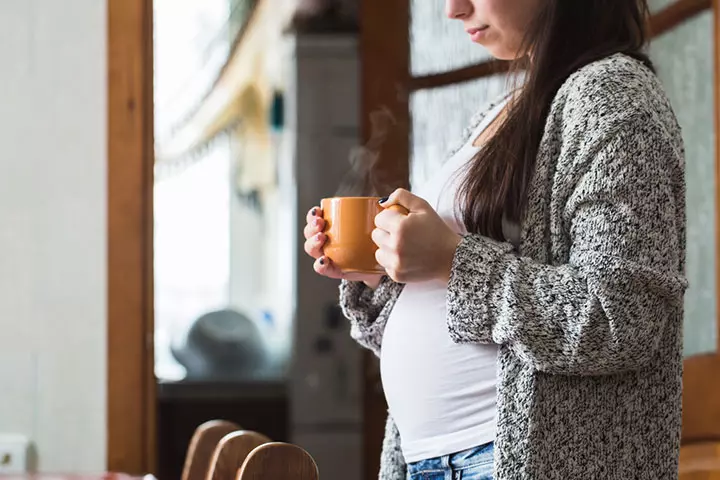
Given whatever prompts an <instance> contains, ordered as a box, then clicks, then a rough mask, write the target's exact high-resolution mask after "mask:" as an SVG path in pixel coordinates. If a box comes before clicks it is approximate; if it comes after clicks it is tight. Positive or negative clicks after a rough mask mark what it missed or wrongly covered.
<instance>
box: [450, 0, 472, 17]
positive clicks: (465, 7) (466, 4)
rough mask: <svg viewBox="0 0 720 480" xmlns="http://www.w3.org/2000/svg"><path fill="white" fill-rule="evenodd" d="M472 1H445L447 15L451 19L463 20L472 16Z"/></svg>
mask: <svg viewBox="0 0 720 480" xmlns="http://www.w3.org/2000/svg"><path fill="white" fill-rule="evenodd" d="M472 11H473V6H472V2H470V0H445V15H447V17H448V18H450V19H456V20H462V19H464V18H468V17H469V16H471V15H472Z"/></svg>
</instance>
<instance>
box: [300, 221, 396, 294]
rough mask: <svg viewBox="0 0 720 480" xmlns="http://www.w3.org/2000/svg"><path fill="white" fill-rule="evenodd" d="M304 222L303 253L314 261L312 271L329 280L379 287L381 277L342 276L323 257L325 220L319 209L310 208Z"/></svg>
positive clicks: (362, 275)
mask: <svg viewBox="0 0 720 480" xmlns="http://www.w3.org/2000/svg"><path fill="white" fill-rule="evenodd" d="M306 220H307V224H306V225H305V229H304V231H303V233H304V235H305V253H307V254H308V255H310V256H311V257H312V258H314V259H315V265H314V269H315V271H316V272H317V273H319V274H320V275H323V276H325V277H329V278H335V279H342V280H350V281H354V282H365V284H366V285H367V286H369V287H370V288H372V289H375V288H377V287H378V285H380V279H381V278H382V275H372V274H360V273H351V274H344V273H343V272H341V271H340V269H339V268H337V267H336V266H335V265H334V264H333V263H332V260H330V259H329V258H327V257H326V256H325V255H324V253H323V247H324V246H325V242H327V235H325V234H324V233H323V230H325V220H324V219H323V217H322V210H321V209H320V207H313V208H311V209H310V211H309V212H308V214H307V219H306Z"/></svg>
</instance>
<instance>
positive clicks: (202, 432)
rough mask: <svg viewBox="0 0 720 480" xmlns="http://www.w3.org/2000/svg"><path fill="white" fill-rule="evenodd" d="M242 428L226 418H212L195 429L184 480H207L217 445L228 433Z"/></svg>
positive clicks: (189, 448) (187, 455) (184, 470)
mask: <svg viewBox="0 0 720 480" xmlns="http://www.w3.org/2000/svg"><path fill="white" fill-rule="evenodd" d="M237 430H240V426H239V425H237V424H235V423H233V422H228V421H225V420H211V421H209V422H205V423H203V424H202V425H200V426H199V427H198V428H197V429H195V433H194V434H193V436H192V439H191V440H190V445H189V446H188V451H187V454H186V455H185V465H184V466H183V472H182V480H205V478H206V476H207V472H208V469H209V468H210V462H211V461H212V458H213V454H214V452H215V447H217V446H218V443H220V440H221V439H222V438H223V437H224V436H225V435H227V434H229V433H232V432H234V431H237Z"/></svg>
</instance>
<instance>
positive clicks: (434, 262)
mask: <svg viewBox="0 0 720 480" xmlns="http://www.w3.org/2000/svg"><path fill="white" fill-rule="evenodd" d="M393 205H400V206H402V207H405V208H406V209H407V210H408V212H409V213H408V214H407V215H404V214H402V213H400V212H398V211H396V210H395V209H391V208H389V207H391V206H393ZM381 206H382V207H383V208H385V210H384V211H382V212H380V213H379V214H378V215H377V217H375V227H376V228H375V230H374V231H373V233H372V239H373V241H374V242H375V244H376V245H377V246H378V251H377V253H376V254H375V256H376V258H377V261H378V263H379V264H380V265H381V266H382V267H383V268H385V271H386V273H387V274H388V276H389V277H390V278H392V279H393V280H394V281H396V282H398V283H411V282H422V281H426V280H436V279H439V280H446V281H447V280H449V278H450V269H451V267H452V262H453V258H454V256H455V250H456V249H457V246H458V245H459V244H460V241H461V240H462V237H461V236H460V235H458V234H457V233H455V232H453V231H452V229H450V227H449V226H448V225H447V224H446V223H445V221H444V220H443V219H442V218H440V215H438V214H437V212H435V210H434V209H433V208H432V207H431V206H430V204H428V203H427V202H426V201H425V200H423V199H422V198H420V197H418V196H416V195H413V194H412V193H410V192H408V191H407V190H404V189H398V190H395V192H393V194H392V195H390V197H388V200H387V201H385V202H383V203H381Z"/></svg>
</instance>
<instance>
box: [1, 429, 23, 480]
mask: <svg viewBox="0 0 720 480" xmlns="http://www.w3.org/2000/svg"><path fill="white" fill-rule="evenodd" d="M29 450H30V439H29V438H27V437H25V436H23V435H13V434H5V433H0V475H2V474H18V473H25V472H27V470H28V452H29Z"/></svg>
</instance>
